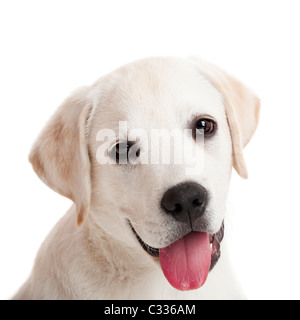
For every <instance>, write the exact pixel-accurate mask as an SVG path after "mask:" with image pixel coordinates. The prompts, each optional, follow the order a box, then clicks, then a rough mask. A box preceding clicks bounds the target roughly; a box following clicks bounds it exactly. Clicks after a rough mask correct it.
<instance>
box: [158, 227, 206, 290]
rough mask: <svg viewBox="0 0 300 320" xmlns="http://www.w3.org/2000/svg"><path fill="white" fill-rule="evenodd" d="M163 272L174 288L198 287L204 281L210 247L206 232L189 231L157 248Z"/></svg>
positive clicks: (187, 288) (189, 288) (188, 288)
mask: <svg viewBox="0 0 300 320" xmlns="http://www.w3.org/2000/svg"><path fill="white" fill-rule="evenodd" d="M159 260H160V265H161V268H162V270H163V273H164V275H165V277H166V278H167V280H168V281H169V283H170V284H171V285H172V286H173V287H174V288H176V289H178V290H182V291H186V290H193V289H198V288H200V287H201V286H203V284H204V283H205V281H206V278H207V275H208V272H209V268H210V263H211V249H210V242H209V235H208V233H206V232H191V233H189V234H188V235H186V236H185V237H183V238H180V239H178V240H177V241H176V242H174V243H172V244H171V245H169V246H168V247H166V248H163V249H160V250H159Z"/></svg>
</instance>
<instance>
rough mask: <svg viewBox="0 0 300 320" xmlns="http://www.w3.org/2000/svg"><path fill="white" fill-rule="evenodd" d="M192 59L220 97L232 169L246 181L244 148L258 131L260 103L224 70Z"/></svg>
mask: <svg viewBox="0 0 300 320" xmlns="http://www.w3.org/2000/svg"><path fill="white" fill-rule="evenodd" d="M192 60H194V61H195V62H196V63H197V65H198V66H199V67H200V71H201V73H202V74H203V75H205V76H206V77H207V78H208V80H210V81H211V83H212V84H213V85H214V86H215V87H216V89H217V90H218V91H219V92H220V93H221V94H222V96H223V99H224V103H225V108H226V115H227V121H228V124H229V128H230V133H231V140H232V149H233V166H234V168H235V170H236V171H237V173H238V174H239V175H240V176H241V177H242V178H245V179H247V178H248V173H247V168H246V164H245V161H244V157H243V148H244V147H245V146H246V145H247V144H248V142H249V141H250V139H251V137H252V136H253V134H254V132H255V130H256V128H257V125H258V119H259V110H260V101H259V99H258V98H257V97H256V96H255V95H254V94H253V93H252V92H251V91H250V90H249V89H248V88H246V87H245V86H244V85H243V84H242V83H240V82H239V81H238V80H236V79H235V78H234V77H232V76H230V75H228V74H227V73H225V72H224V71H223V70H221V69H219V68H218V67H216V66H214V65H212V64H209V63H206V62H203V61H201V60H199V59H197V58H192Z"/></svg>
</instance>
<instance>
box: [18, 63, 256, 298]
mask: <svg viewBox="0 0 300 320" xmlns="http://www.w3.org/2000/svg"><path fill="white" fill-rule="evenodd" d="M201 68H203V65H201V67H200V65H199V64H197V63H195V62H192V61H189V60H182V59H177V58H151V59H145V60H141V61H137V62H134V63H131V64H129V65H126V66H124V67H122V68H120V69H117V70H115V71H114V72H112V73H111V74H109V75H107V76H105V77H103V78H101V79H100V80H98V81H97V82H96V83H95V84H94V85H93V86H91V87H90V88H85V89H84V90H80V91H78V92H77V93H75V94H74V95H73V99H72V98H71V100H70V99H69V100H67V102H65V104H67V105H70V104H80V105H81V109H82V110H83V111H82V112H81V113H80V114H77V116H76V117H77V118H78V119H79V118H80V119H81V120H80V121H79V120H78V121H79V122H80V125H78V127H79V128H80V129H79V133H78V134H79V136H80V139H79V140H78V139H77V140H76V139H75V140H74V141H71V142H72V144H73V145H74V144H80V148H79V147H78V148H79V149H80V151H78V150H77V149H76V150H75V151H74V152H76V155H77V156H78V157H79V158H78V159H77V158H76V164H75V165H74V168H75V169H73V170H72V171H71V172H72V175H73V174H75V173H74V172H75V171H76V170H77V171H80V172H82V170H83V171H84V172H85V174H86V175H85V178H84V179H83V178H80V179H79V181H82V183H80V186H76V185H77V184H78V179H76V177H75V178H73V177H72V179H70V181H69V180H68V178H66V177H64V178H60V177H59V174H57V172H56V171H58V172H60V171H59V166H60V163H59V162H58V161H57V160H58V159H60V161H61V158H62V157H66V159H67V161H70V165H72V164H71V162H72V161H73V160H72V158H74V157H70V158H68V156H69V155H67V154H59V155H58V156H57V155H56V156H55V155H54V156H53V154H52V157H51V153H53V152H54V151H53V149H55V150H56V152H62V151H61V150H60V149H59V148H54V147H53V149H51V148H50V147H49V146H44V145H43V143H44V140H45V137H44V136H43V134H42V135H41V137H40V138H39V139H38V142H37V144H36V145H35V147H34V149H33V150H34V151H33V153H32V156H31V161H32V163H33V165H34V168H35V170H36V172H37V173H38V174H39V175H40V176H41V178H42V179H43V181H45V182H46V183H47V184H48V185H50V186H51V187H52V188H54V189H55V190H57V191H58V192H59V193H61V194H63V195H66V196H68V197H70V198H71V199H72V200H73V201H74V203H75V205H76V206H73V207H72V208H71V209H70V210H69V212H68V213H67V214H66V215H65V216H64V217H63V218H62V219H61V220H60V221H59V222H58V224H57V225H56V226H55V227H54V229H53V230H52V231H51V233H50V234H49V236H48V237H47V238H46V240H45V241H44V243H43V244H42V246H41V248H40V250H39V252H38V255H37V258H36V261H35V266H34V269H33V272H32V275H31V276H30V278H29V279H28V281H27V282H26V283H25V284H24V285H23V287H22V288H21V289H20V291H19V292H18V293H17V295H16V296H15V297H14V298H15V299H238V298H243V297H244V296H243V293H242V291H241V289H240V286H239V284H238V282H237V280H236V278H235V275H234V272H233V270H232V267H231V264H230V261H229V258H228V252H227V247H226V239H225V240H224V241H223V242H222V246H221V248H222V255H221V258H220V260H219V261H218V263H217V265H216V266H215V268H214V269H213V270H212V271H211V272H210V273H209V276H208V279H207V281H206V283H205V285H204V286H203V287H202V288H200V289H198V290H195V291H190V292H181V291H178V290H176V289H174V288H172V287H171V286H170V285H169V283H168V281H167V280H166V279H165V277H164V275H163V273H162V270H161V268H160V265H159V261H158V259H155V258H152V257H150V256H149V255H148V254H147V253H146V252H145V251H144V250H143V249H142V247H141V246H140V244H139V243H138V241H137V239H136V237H135V235H134V234H133V232H132V230H131V229H130V227H129V226H128V220H129V221H130V222H131V224H132V225H133V226H134V228H135V230H136V232H137V233H138V234H139V236H140V237H141V238H142V239H143V241H144V242H146V243H147V244H148V245H150V246H152V247H155V248H161V247H165V246H167V245H169V244H170V243H172V242H173V241H175V240H176V233H177V229H178V228H180V223H179V222H177V221H174V219H172V217H171V216H168V215H165V214H163V213H162V212H161V209H160V206H159V205H160V200H161V198H162V196H163V193H164V192H165V191H166V190H167V189H168V188H170V187H172V186H174V185H176V184H177V183H181V182H185V181H191V180H192V181H195V182H198V183H199V184H201V185H202V186H203V187H205V188H206V189H207V190H208V192H209V194H210V196H211V199H210V201H209V204H208V207H207V209H206V213H205V215H206V218H207V220H208V221H209V227H208V230H206V231H208V232H210V233H215V232H217V231H218V230H219V228H220V226H221V224H222V221H223V219H224V218H225V208H226V197H227V192H228V188H229V181H230V174H231V168H232V165H233V161H234V160H236V159H233V157H232V154H233V155H234V157H239V156H241V154H242V151H241V150H238V151H237V150H236V149H235V150H233V149H234V148H232V137H233V135H237V134H239V132H237V131H236V129H234V130H233V129H232V128H231V126H230V125H228V123H229V124H230V121H228V113H227V111H226V110H227V108H228V106H227V105H226V99H224V95H223V92H221V91H220V90H218V89H217V88H218V86H217V85H215V83H214V81H213V79H210V78H209V77H207V75H206V74H205V72H201ZM228 94H230V93H228ZM233 94H234V93H233ZM236 94H237V93H236ZM74 97H75V98H74ZM233 108H234V106H233ZM66 110H68V112H70V110H71V109H70V108H69V107H66V106H65V105H63V106H62V107H61V108H60V109H59V111H58V112H57V113H56V116H54V118H53V120H52V124H53V125H55V123H56V121H58V120H57V119H62V117H61V115H63V119H64V121H66V122H67V123H69V121H74V118H75V116H74V115H73V116H72V117H71V116H70V115H69V114H68V113H67V112H66ZM203 114H206V115H210V116H212V117H213V118H214V119H216V121H217V124H218V130H217V134H216V135H215V136H214V138H213V139H211V140H209V141H207V142H205V144H204V145H202V146H199V148H204V150H202V151H203V154H204V170H203V171H202V172H200V173H199V174H198V175H195V176H193V177H190V176H186V168H187V165H186V164H174V163H171V164H170V165H151V164H148V165H137V166H134V167H133V166H131V165H127V166H118V165H100V164H99V163H98V162H97V160H96V153H97V149H98V148H99V146H101V142H99V141H96V136H97V132H98V131H99V130H101V129H104V128H110V129H115V130H117V128H118V123H119V121H127V123H128V128H129V130H132V129H138V128H142V129H144V130H146V132H149V135H150V131H151V129H153V128H156V129H157V128H165V129H169V130H172V129H174V128H181V129H185V128H186V126H187V124H188V123H190V122H191V121H192V120H193V119H194V118H195V117H197V116H200V115H203ZM69 118H72V120H68V119H69ZM83 118H84V119H85V122H83V120H82V119H83ZM82 123H85V127H84V129H83V128H82ZM66 127H67V126H66ZM70 127H71V125H70ZM73 127H74V125H72V128H73ZM45 132H46V133H47V128H46V131H45ZM251 134H253V132H251ZM82 135H84V138H82ZM47 137H48V136H47ZM47 139H48V138H47ZM185 142H186V143H190V144H193V143H195V142H194V141H193V139H192V138H189V137H186V140H185ZM55 143H58V144H59V143H61V142H60V141H59V139H58V138H57V139H56V142H55ZM63 143H66V142H65V141H64V142H63ZM112 143H113V142H112ZM143 143H145V141H143V140H141V144H142V145H143ZM85 144H86V145H85ZM50 149H51V150H50ZM153 149H154V150H156V148H155V146H154V148H153ZM57 150H59V151H57ZM87 150H88V151H89V163H87V156H86V154H87ZM233 151H234V153H233ZM49 152H50V157H49V154H47V153H49ZM69 154H70V152H69ZM78 154H80V155H81V156H80V155H78ZM142 156H143V152H141V157H142ZM49 159H50V160H49ZM51 159H52V160H51ZM80 159H81V160H80ZM49 161H50V162H51V161H52V163H51V165H50V164H49V165H48V164H47V163H48V162H49ZM78 163H79V164H78ZM82 163H83V164H82ZM82 166H83V167H84V168H81V167H82ZM48 167H49V168H50V167H51V173H49V172H48V171H49V170H48V169H47V168H48ZM53 171H55V175H54V174H53ZM81 174H82V173H81ZM48 175H51V176H52V177H53V178H49V177H48ZM54 179H55V181H54ZM61 181H63V182H61ZM68 183H70V186H69V185H68V188H67V187H66V185H67V184H68ZM65 189H66V191H65ZM78 190H80V191H78ZM76 214H77V219H78V223H79V224H81V226H80V227H78V226H77V224H76ZM78 217H80V218H78ZM225 230H226V220H225ZM225 234H226V231H225Z"/></svg>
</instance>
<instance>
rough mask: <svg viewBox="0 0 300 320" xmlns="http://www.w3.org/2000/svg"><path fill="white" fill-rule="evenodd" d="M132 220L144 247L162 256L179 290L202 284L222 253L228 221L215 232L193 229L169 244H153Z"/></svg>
mask: <svg viewBox="0 0 300 320" xmlns="http://www.w3.org/2000/svg"><path fill="white" fill-rule="evenodd" d="M128 222H129V225H130V228H131V230H132V232H133V233H134V235H135V237H136V238H137V240H138V242H139V243H140V245H141V247H142V248H143V249H144V250H145V251H146V252H147V253H148V254H149V255H150V256H152V257H154V258H158V259H159V260H160V265H161V267H162V270H163V272H164V275H165V277H166V278H167V280H168V281H169V283H170V284H171V285H172V286H173V287H175V288H176V289H178V290H182V291H185V290H192V289H197V288H200V287H201V286H202V285H203V284H204V283H205V281H206V278H207V275H208V272H209V271H211V270H212V269H213V268H214V266H215V265H216V264H217V262H218V260H219V258H220V256H221V245H220V244H221V242H222V240H223V237H224V221H223V222H222V225H221V228H220V229H219V231H218V232H216V233H215V234H210V233H207V232H195V231H192V232H190V233H189V234H187V235H185V236H184V237H182V238H179V239H177V240H176V241H175V242H173V243H172V244H170V245H169V246H168V247H166V248H153V247H151V246H149V245H148V244H146V243H145V242H144V241H143V240H142V239H141V237H140V236H139V235H138V234H137V232H136V231H135V229H134V228H133V226H132V224H131V223H130V221H128Z"/></svg>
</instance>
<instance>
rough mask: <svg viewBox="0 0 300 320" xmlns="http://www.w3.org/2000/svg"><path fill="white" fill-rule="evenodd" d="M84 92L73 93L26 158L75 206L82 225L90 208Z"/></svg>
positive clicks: (86, 104) (86, 108)
mask: <svg viewBox="0 0 300 320" xmlns="http://www.w3.org/2000/svg"><path fill="white" fill-rule="evenodd" d="M86 94H87V88H82V89H79V90H77V91H76V92H75V93H73V94H72V95H71V96H70V97H69V98H67V99H66V101H65V102H64V103H63V104H62V105H61V106H60V107H59V109H58V110H57V112H56V113H55V114H54V115H53V117H52V119H51V120H50V122H49V123H48V124H47V125H46V128H45V129H44V130H43V131H42V133H41V134H40V136H39V138H38V139H37V141H36V143H35V145H34V146H33V148H32V151H31V153H30V156H29V160H30V162H31V163H32V166H33V169H34V170H35V172H36V173H37V175H38V176H39V177H40V178H41V180H42V181H44V182H45V183H46V184H47V185H48V186H49V187H50V188H52V189H53V190H55V191H56V192H58V193H59V194H61V195H63V196H65V197H67V198H69V199H71V200H72V201H73V202H74V203H75V205H76V211H77V224H78V225H81V224H82V223H83V221H84V219H85V217H86V215H87V212H88V209H89V205H90V195H91V182H90V161H89V155H88V147H87V142H86V129H87V128H86V126H87V121H88V118H89V116H90V112H91V106H90V105H89V104H88V103H87V101H86Z"/></svg>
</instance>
